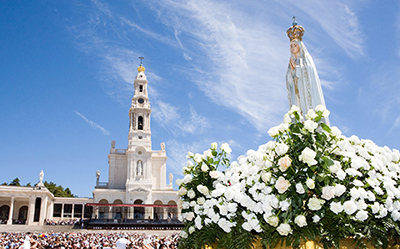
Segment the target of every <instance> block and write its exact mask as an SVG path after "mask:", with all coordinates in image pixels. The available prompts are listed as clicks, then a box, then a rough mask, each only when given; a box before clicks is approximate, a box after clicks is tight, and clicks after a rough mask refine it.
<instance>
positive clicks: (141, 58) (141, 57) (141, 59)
mask: <svg viewBox="0 0 400 249" xmlns="http://www.w3.org/2000/svg"><path fill="white" fill-rule="evenodd" d="M139 59H140V65H142V61H143V59H144V57H143V56H140V57H139Z"/></svg>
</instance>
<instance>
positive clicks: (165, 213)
mask: <svg viewBox="0 0 400 249" xmlns="http://www.w3.org/2000/svg"><path fill="white" fill-rule="evenodd" d="M162 209H163V219H164V220H166V219H168V208H167V207H163V208H162Z"/></svg>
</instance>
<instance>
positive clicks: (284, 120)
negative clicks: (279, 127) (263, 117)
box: [283, 113, 292, 124]
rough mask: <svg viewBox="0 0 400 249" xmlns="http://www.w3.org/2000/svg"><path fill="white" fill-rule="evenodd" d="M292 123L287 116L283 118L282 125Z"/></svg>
mask: <svg viewBox="0 0 400 249" xmlns="http://www.w3.org/2000/svg"><path fill="white" fill-rule="evenodd" d="M291 122H292V119H291V118H290V115H289V114H287V113H286V114H285V116H283V123H285V124H290V123H291Z"/></svg>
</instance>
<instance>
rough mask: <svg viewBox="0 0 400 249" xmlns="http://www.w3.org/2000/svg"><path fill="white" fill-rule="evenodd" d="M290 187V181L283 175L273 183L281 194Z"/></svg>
mask: <svg viewBox="0 0 400 249" xmlns="http://www.w3.org/2000/svg"><path fill="white" fill-rule="evenodd" d="M289 187H290V182H289V181H288V180H286V179H285V178H284V177H282V176H280V177H279V178H278V180H277V181H276V183H275V188H276V189H277V190H278V193H279V194H283V193H285V192H286V190H287V189H288V188H289Z"/></svg>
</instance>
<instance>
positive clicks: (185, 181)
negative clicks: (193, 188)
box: [182, 175, 192, 184]
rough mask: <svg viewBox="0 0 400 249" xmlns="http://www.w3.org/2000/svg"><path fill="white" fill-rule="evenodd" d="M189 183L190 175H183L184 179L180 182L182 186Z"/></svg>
mask: <svg viewBox="0 0 400 249" xmlns="http://www.w3.org/2000/svg"><path fill="white" fill-rule="evenodd" d="M191 181H192V176H191V175H185V177H183V180H182V182H183V183H184V184H188V183H189V182H191Z"/></svg>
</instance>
